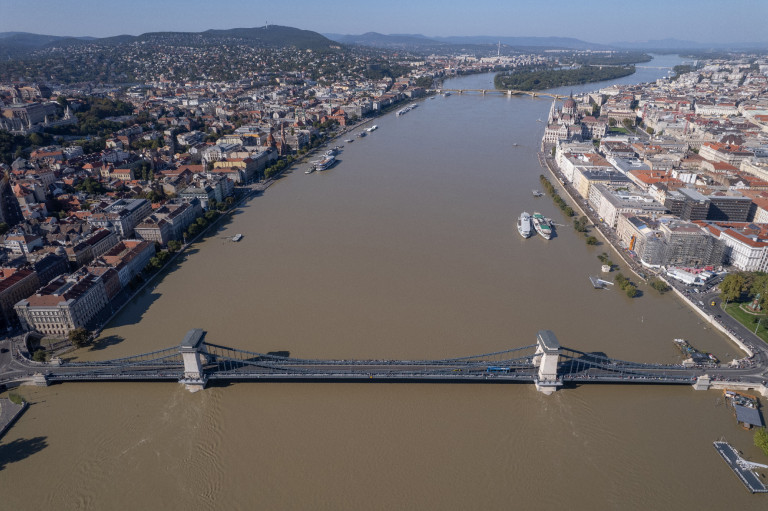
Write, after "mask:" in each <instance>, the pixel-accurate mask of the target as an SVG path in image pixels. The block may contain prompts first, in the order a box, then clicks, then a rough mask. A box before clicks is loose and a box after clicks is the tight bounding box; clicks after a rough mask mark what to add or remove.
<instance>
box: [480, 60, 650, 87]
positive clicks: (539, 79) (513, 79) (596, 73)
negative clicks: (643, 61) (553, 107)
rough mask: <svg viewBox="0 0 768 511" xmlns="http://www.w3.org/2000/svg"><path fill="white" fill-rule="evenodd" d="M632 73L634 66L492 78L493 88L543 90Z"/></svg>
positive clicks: (591, 67)
mask: <svg viewBox="0 0 768 511" xmlns="http://www.w3.org/2000/svg"><path fill="white" fill-rule="evenodd" d="M634 72H635V66H621V67H612V66H605V67H593V66H584V67H581V68H579V69H545V70H541V71H527V72H516V73H513V74H504V73H499V74H497V75H496V77H495V78H494V86H495V87H496V88H497V89H503V90H506V89H513V90H544V89H551V88H554V87H566V86H569V85H582V84H585V83H592V82H602V81H604V80H613V79H616V78H621V77H622V76H629V75H631V74H632V73H634Z"/></svg>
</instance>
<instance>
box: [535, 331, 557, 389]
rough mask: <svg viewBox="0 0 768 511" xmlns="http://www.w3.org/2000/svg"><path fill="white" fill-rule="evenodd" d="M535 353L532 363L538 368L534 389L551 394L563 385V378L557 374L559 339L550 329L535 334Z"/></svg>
mask: <svg viewBox="0 0 768 511" xmlns="http://www.w3.org/2000/svg"><path fill="white" fill-rule="evenodd" d="M536 342H537V344H538V346H536V355H534V357H533V365H534V366H536V367H538V368H539V374H538V377H537V378H536V381H535V384H536V390H538V391H539V392H543V393H544V394H546V395H550V394H553V393H554V392H555V391H556V390H557V389H558V388H559V387H561V386H562V385H563V380H562V378H560V377H559V376H558V374H557V365H558V362H559V361H560V341H558V340H557V337H555V334H554V333H552V331H551V330H539V333H538V334H537V335H536Z"/></svg>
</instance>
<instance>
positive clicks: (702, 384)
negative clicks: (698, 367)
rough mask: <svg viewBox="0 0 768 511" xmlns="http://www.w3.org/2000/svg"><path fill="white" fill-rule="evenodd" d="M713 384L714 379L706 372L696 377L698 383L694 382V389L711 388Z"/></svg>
mask: <svg viewBox="0 0 768 511" xmlns="http://www.w3.org/2000/svg"><path fill="white" fill-rule="evenodd" d="M711 386H712V380H710V379H709V375H708V374H704V375H702V376H699V377H698V378H696V383H694V384H693V390H709V388H710V387H711Z"/></svg>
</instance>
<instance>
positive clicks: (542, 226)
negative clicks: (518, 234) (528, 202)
mask: <svg viewBox="0 0 768 511" xmlns="http://www.w3.org/2000/svg"><path fill="white" fill-rule="evenodd" d="M533 227H534V228H535V229H536V232H538V233H539V234H541V237H542V238H544V239H545V240H548V239H550V238H552V226H550V225H549V222H548V221H547V219H546V218H544V215H542V214H541V213H539V212H538V211H534V212H533Z"/></svg>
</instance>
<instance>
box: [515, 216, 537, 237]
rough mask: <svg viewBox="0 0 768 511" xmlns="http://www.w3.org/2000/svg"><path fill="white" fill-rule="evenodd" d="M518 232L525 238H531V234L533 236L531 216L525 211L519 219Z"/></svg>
mask: <svg viewBox="0 0 768 511" xmlns="http://www.w3.org/2000/svg"><path fill="white" fill-rule="evenodd" d="M517 231H518V232H519V233H520V236H522V237H523V238H530V237H531V234H533V229H532V228H531V215H529V214H528V212H527V211H523V213H522V214H521V215H520V217H519V218H518V219H517Z"/></svg>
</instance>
